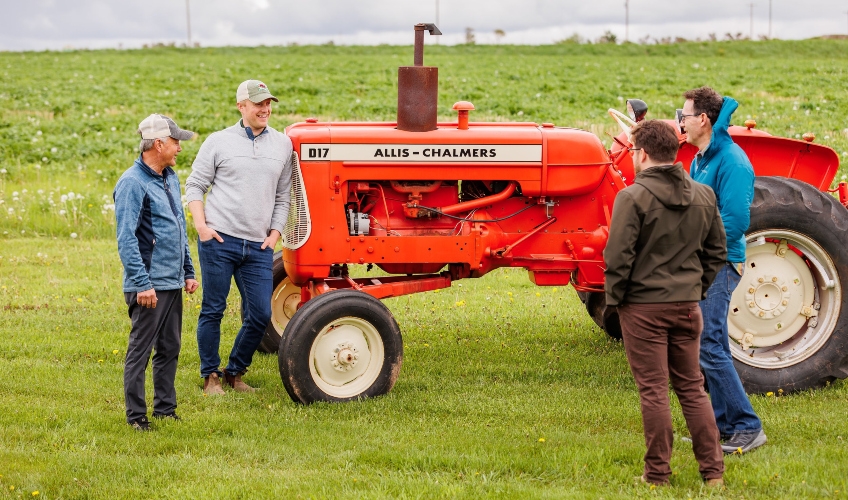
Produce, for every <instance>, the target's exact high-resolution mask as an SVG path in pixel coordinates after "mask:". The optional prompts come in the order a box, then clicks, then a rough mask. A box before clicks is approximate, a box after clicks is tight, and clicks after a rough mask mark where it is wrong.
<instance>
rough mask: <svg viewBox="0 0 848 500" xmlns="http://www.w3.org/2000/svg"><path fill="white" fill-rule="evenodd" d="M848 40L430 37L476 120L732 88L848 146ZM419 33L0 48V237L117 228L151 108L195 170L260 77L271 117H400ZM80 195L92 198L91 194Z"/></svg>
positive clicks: (771, 122)
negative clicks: (113, 47)
mask: <svg viewBox="0 0 848 500" xmlns="http://www.w3.org/2000/svg"><path fill="white" fill-rule="evenodd" d="M846 53H848V40H841V41H840V40H826V41H816V40H812V41H792V42H788V41H779V40H775V41H770V42H719V43H715V42H714V43H706V42H705V43H694V42H693V43H685V44H675V45H654V46H643V45H635V44H630V45H624V46H610V45H577V44H563V45H555V46H542V47H517V46H458V47H444V46H434V45H432V46H427V48H426V50H425V63H426V64H431V65H436V66H439V76H440V84H439V116H440V117H441V118H442V119H445V120H447V119H455V116H456V115H455V112H453V111H451V106H452V105H453V103H454V102H456V101H459V100H469V101H471V102H473V103H474V105H475V106H476V108H477V110H476V111H474V112H473V113H472V115H471V119H472V120H522V121H534V122H537V123H542V122H553V123H556V124H557V125H561V126H572V127H579V128H584V129H587V130H590V131H592V132H594V133H596V134H597V135H598V136H599V137H601V139H602V140H604V142H605V143H606V144H607V145H608V146H609V145H610V142H611V141H610V139H609V137H608V136H607V135H606V134H607V133H611V134H613V135H615V134H617V133H618V128H617V127H616V126H615V124H614V122H613V121H612V120H611V119H610V118H609V117H608V116H607V114H606V110H607V109H608V108H610V107H615V108H618V109H624V102H623V101H624V99H627V98H631V97H639V98H642V99H644V100H645V101H646V102H647V103H648V104H649V106H650V107H651V111H650V112H649V115H648V116H649V117H654V118H671V117H673V116H674V109H675V108H677V107H681V106H682V97H681V94H682V93H683V91H684V90H687V89H690V88H694V87H697V86H700V85H705V84H709V85H712V86H713V87H715V88H716V89H718V90H719V91H720V92H722V93H725V94H728V95H731V96H734V97H735V98H736V99H737V100H739V101H740V104H741V107H740V109H739V111H737V112H736V115H735V116H734V122H735V123H737V124H741V123H742V122H744V120H745V119H747V118H755V119H756V120H757V122H758V127H759V128H761V129H763V130H766V131H768V132H771V133H773V134H776V135H782V136H792V137H800V136H801V134H803V133H805V132H813V133H815V134H816V136H817V138H818V139H817V141H818V142H820V143H823V144H827V145H829V146H831V147H833V148H834V149H836V151H837V153H838V154H839V155H840V158H841V159H842V161H843V164H844V163H845V160H846V159H848V123H846V119H845V117H846V116H848V99H846V90H845V81H846V78H848V57H845V54H846ZM409 64H412V49H411V47H389V46H385V47H325V46H320V47H316V46H311V47H259V48H218V49H197V50H195V49H191V50H183V49H166V48H164V49H150V50H134V51H72V52H40V53H8V52H6V53H0V74H2V78H0V239H7V238H20V237H43V236H47V237H54V236H55V237H62V238H69V237H70V236H71V235H72V234H74V235H76V236H77V237H80V238H92V237H111V235H112V233H113V231H114V229H113V227H112V225H111V224H112V221H113V219H114V214H113V213H112V208H111V194H112V189H113V187H114V185H115V181H116V180H117V178H118V176H119V175H120V174H121V172H123V171H124V170H125V169H126V168H127V167H128V166H129V165H130V164H131V163H132V161H133V160H134V158H135V156H136V155H137V153H136V148H137V146H138V136H137V135H136V134H135V130H136V128H137V126H138V123H139V121H141V119H142V118H144V117H145V116H147V115H149V114H150V113H153V112H158V113H165V114H168V115H170V116H172V117H174V118H175V119H176V120H177V123H179V124H180V125H181V126H183V127H185V128H188V129H189V130H194V131H196V132H198V133H199V135H200V137H199V138H198V139H197V140H194V141H188V142H184V143H183V147H184V148H185V149H184V151H183V152H182V154H181V156H180V158H179V159H178V166H179V171H180V173H181V174H182V178H183V179H184V178H185V177H186V176H187V174H188V169H189V167H190V165H191V161H192V160H193V159H194V156H195V154H196V152H197V150H198V148H199V147H200V144H201V142H202V140H203V139H205V138H206V136H207V135H209V134H210V133H211V132H214V131H216V130H220V129H222V128H224V127H227V126H229V125H232V124H233V123H235V122H236V121H237V120H238V118H239V115H238V112H237V111H236V109H235V105H234V102H233V101H234V100H235V95H234V94H235V88H236V87H237V86H238V84H239V83H240V82H241V81H242V80H245V79H247V78H260V79H262V80H264V81H265V82H266V83H267V84H268V85H269V86H270V88H271V89H272V90H273V91H274V92H275V93H276V94H277V95H278V96H279V97H280V98H281V101H280V103H279V104H278V105H276V108H275V110H274V115H273V116H272V119H271V120H272V124H273V125H274V126H276V127H277V128H283V127H284V126H287V125H289V124H290V123H293V122H296V121H302V120H303V119H305V118H306V117H309V116H315V117H318V118H321V119H339V120H388V121H392V120H395V118H396V105H397V88H396V87H397V83H396V81H397V66H399V65H409ZM846 174H848V171H847V170H846V169H845V168H844V167H843V168H842V169H841V170H840V172H839V174H838V178H842V176H844V175H846ZM80 196H81V198H80Z"/></svg>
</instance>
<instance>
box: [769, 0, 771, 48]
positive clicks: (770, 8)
mask: <svg viewBox="0 0 848 500" xmlns="http://www.w3.org/2000/svg"><path fill="white" fill-rule="evenodd" d="M769 40H771V0H769Z"/></svg>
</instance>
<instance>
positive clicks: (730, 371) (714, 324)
mask: <svg viewBox="0 0 848 500" xmlns="http://www.w3.org/2000/svg"><path fill="white" fill-rule="evenodd" d="M741 279H742V277H741V276H739V274H738V273H737V272H736V270H735V269H734V268H733V266H732V265H731V264H729V263H725V264H724V266H722V268H721V270H719V272H718V274H717V275H716V278H715V281H713V284H712V286H710V288H709V290H707V298H706V299H705V300H702V301H701V312H702V313H703V316H704V331H703V333H702V334H701V357H700V363H701V369H702V370H703V371H704V378H705V379H706V382H707V388H708V389H709V391H710V401H711V402H712V405H713V412H715V419H716V425H717V426H718V431H719V433H720V434H721V435H722V436H724V437H728V436H731V435H733V434H736V433H749V432H758V431H760V430H761V429H762V428H763V424H762V422H760V418H759V417H757V414H756V413H754V408H753V407H752V406H751V401H750V400H749V399H748V395H747V394H746V393H745V389H744V388H743V387H742V381H741V380H740V379H739V374H738V373H736V368H734V366H733V357H732V356H731V354H730V341H729V335H728V332H727V311H728V308H729V307H730V296H731V295H732V294H733V290H735V289H736V285H738V284H739V281H740V280H741Z"/></svg>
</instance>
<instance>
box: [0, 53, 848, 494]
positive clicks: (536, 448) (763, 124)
mask: <svg viewBox="0 0 848 500" xmlns="http://www.w3.org/2000/svg"><path fill="white" fill-rule="evenodd" d="M846 53H848V42H845V41H800V42H783V41H772V42H767V43H761V42H734V43H688V44H677V45H672V46H639V45H627V46H600V45H593V46H585V45H583V46H581V45H560V46H548V47H511V46H488V47H485V46H478V47H444V46H441V47H440V46H433V45H428V47H427V48H426V52H425V63H426V64H431V65H437V66H439V67H440V70H439V71H440V78H441V82H440V94H439V116H440V118H441V119H444V120H450V119H453V117H454V112H452V111H451V109H450V107H451V105H452V104H453V103H454V102H456V101H458V100H470V101H472V102H473V103H474V104H475V106H476V107H477V110H476V111H474V112H473V114H472V120H502V121H508V120H519V121H535V122H537V123H541V122H554V123H556V124H557V125H562V126H577V127H581V128H585V129H587V130H591V131H592V132H594V133H596V134H598V136H599V137H600V138H601V139H602V140H604V141H605V143H606V144H607V145H609V143H610V139H609V137H608V136H607V135H606V134H607V133H610V134H616V133H617V128H616V127H615V125H614V124H613V122H612V121H611V120H610V119H609V118H608V117H607V116H606V109H607V108H609V107H616V108H619V109H623V102H622V101H623V100H624V99H625V98H631V97H640V98H643V99H645V100H646V101H647V102H648V103H649V105H650V106H651V112H650V115H649V116H651V117H656V118H669V117H671V116H672V115H673V110H674V108H676V107H679V106H680V105H681V99H682V98H681V97H680V95H681V93H682V92H683V91H684V90H686V89H688V88H692V87H696V86H699V85H703V84H709V85H712V86H714V87H715V88H716V89H718V90H719V91H720V92H723V93H726V94H729V95H732V96H734V97H736V98H737V99H738V100H739V101H740V103H741V107H740V110H739V111H738V112H737V114H736V118H735V120H734V121H735V123H741V122H742V121H743V120H744V119H746V118H748V117H749V116H750V117H751V118H756V119H757V121H758V124H759V125H758V126H759V128H762V129H764V130H767V131H769V132H771V133H774V134H777V135H784V136H785V135H789V136H793V137H795V136H797V135H800V134H802V133H804V132H808V131H810V132H814V133H815V134H816V135H817V137H818V139H817V142H820V143H824V144H827V145H830V146H831V147H833V148H834V149H835V150H836V151H837V153H838V154H839V155H840V158H841V159H842V160H843V164H844V161H845V158H846V156H848V152H847V151H848V131H846V129H845V127H846V123H845V116H848V98H847V97H848V96H847V95H846V90H845V85H844V82H845V80H846V76H847V75H848V58H846V57H845V54H846ZM411 60H412V49H411V47H259V48H220V49H200V50H179V49H156V50H138V51H94V52H89V51H72V52H43V53H0V74H2V78H0V368H2V370H3V373H4V375H5V376H4V377H3V382H2V383H0V401H2V405H0V498H24V497H26V498H32V497H33V492H36V491H37V492H38V495H37V497H39V498H110V499H111V498H187V497H188V498H190V497H201V496H203V497H207V496H214V497H217V498H264V497H271V496H276V497H280V498H339V497H347V498H601V497H603V498H631V497H651V498H653V497H659V498H689V497H693V498H694V497H702V496H711V497H716V498H719V497H726V498H741V497H744V498H804V497H806V498H822V497H825V498H844V497H845V496H846V495H845V490H846V488H848V484H846V483H848V480H846V474H845V472H844V471H845V467H846V458H845V457H846V456H848V454H846V452H848V449H846V440H848V424H846V419H845V414H846V410H848V384H846V383H845V382H844V381H842V382H837V383H836V384H834V386H832V387H828V388H825V389H822V390H819V391H814V392H809V393H803V394H796V395H792V396H784V397H765V396H762V397H761V396H757V397H754V398H753V402H754V405H755V408H756V409H757V411H758V412H759V414H760V415H761V416H762V417H763V420H764V422H765V426H766V431H767V432H768V435H769V439H770V442H769V444H768V445H767V446H765V447H763V448H762V449H760V450H757V451H756V452H754V453H752V454H750V455H748V456H744V457H731V458H728V459H727V461H726V464H727V475H726V478H727V481H728V485H729V488H728V490H727V491H724V492H706V491H703V490H702V489H701V486H700V480H699V476H698V472H697V464H696V463H695V461H694V459H693V457H692V453H691V447H690V445H688V444H686V443H682V442H675V445H676V450H675V453H674V457H673V461H672V466H673V467H674V469H675V471H676V472H677V474H676V475H675V476H674V477H673V478H672V484H673V486H672V487H671V488H663V489H657V490H651V489H649V488H647V487H644V486H641V485H634V483H633V477H634V476H637V475H638V474H639V473H640V472H641V470H642V454H643V453H644V447H643V446H644V445H643V442H642V434H641V424H640V420H639V405H638V395H637V393H636V391H635V387H634V385H633V382H632V379H631V376H630V374H629V370H628V367H627V363H626V360H625V358H624V354H623V350H622V347H621V344H619V343H616V342H611V341H609V340H608V339H607V338H606V336H605V334H604V333H603V332H601V331H600V330H599V329H598V328H597V327H596V326H595V325H594V324H593V323H592V322H591V320H590V319H589V318H588V316H587V315H586V314H585V312H584V311H583V308H582V306H581V305H580V303H579V301H578V300H577V298H576V296H575V294H574V291H573V290H572V289H570V288H563V287H558V288H556V289H554V288H537V287H534V286H532V284H530V283H529V281H528V280H527V276H526V273H525V272H524V271H521V270H510V271H506V270H501V271H497V272H494V273H491V274H490V275H488V276H486V277H485V278H483V279H479V280H467V281H464V282H460V283H455V284H454V286H453V287H452V288H450V289H447V290H442V291H439V292H438V293H435V292H429V293H425V294H419V295H413V296H408V297H401V298H397V299H390V300H387V301H386V303H387V305H388V306H389V308H390V309H391V310H392V311H393V313H394V314H395V317H396V318H397V321H398V323H399V324H400V327H401V330H402V332H403V335H404V345H405V362H404V366H403V369H402V370H401V374H400V379H399V381H398V383H397V385H396V386H395V388H394V390H393V391H392V392H391V393H390V394H389V395H388V396H386V397H382V398H378V399H374V400H369V401H363V402H358V403H353V404H342V405H331V404H316V405H312V406H309V407H303V406H299V405H296V404H294V403H292V402H291V401H290V399H289V398H288V396H287V394H286V392H285V390H284V389H283V386H282V383H281V382H280V378H279V374H278V371H277V360H276V357H275V356H268V355H257V356H256V358H255V362H254V364H253V366H252V368H251V371H250V373H249V374H248V376H247V381H248V382H250V383H251V384H254V385H256V386H258V387H260V391H259V392H258V393H256V394H253V395H240V394H234V393H228V394H227V396H225V397H223V398H218V399H209V398H206V397H203V396H202V393H201V391H200V384H201V379H200V377H199V374H198V364H199V363H198V358H197V346H196V341H195V338H194V330H195V325H196V320H197V309H196V308H197V306H198V304H199V299H200V297H199V295H196V296H191V297H188V298H187V300H186V302H185V321H184V336H183V337H184V344H183V355H182V357H181V360H180V369H179V371H178V376H177V390H178V394H179V404H180V407H179V412H180V414H181V415H182V416H183V421H182V422H179V423H173V422H164V423H159V422H154V425H155V426H156V430H155V432H152V433H149V434H146V435H139V434H136V433H134V432H132V431H131V429H130V428H129V427H128V426H127V425H126V424H125V423H124V409H123V393H122V369H123V368H122V362H123V357H124V355H125V353H126V342H127V333H128V331H129V320H128V318H127V317H126V309H125V305H124V304H123V296H122V293H121V291H120V274H121V270H120V264H119V261H118V258H117V251H116V249H115V244H114V228H113V220H114V214H113V213H112V211H111V207H110V206H109V205H110V199H111V193H112V189H113V186H114V183H115V181H116V180H117V178H118V176H119V175H120V173H121V172H122V171H123V170H125V169H126V168H127V167H128V166H129V165H130V164H131V162H132V161H133V159H134V158H135V156H136V153H135V151H134V148H135V147H136V146H137V143H138V137H137V136H136V135H135V133H134V132H135V129H136V126H137V124H138V122H139V121H140V120H141V119H142V118H144V117H145V116H147V115H148V114H150V113H153V112H162V113H166V114H169V115H171V116H173V117H174V118H175V119H176V120H177V121H178V123H180V125H182V126H183V127H186V128H189V129H191V130H195V131H197V132H198V133H199V134H200V137H199V138H198V140H195V141H189V142H184V143H183V147H184V151H183V152H182V154H181V155H180V157H179V159H178V166H177V168H178V171H179V172H180V173H181V177H182V178H183V180H184V179H185V177H186V176H187V174H188V168H189V166H190V164H191V161H192V160H193V158H194V155H195V154H196V152H197V149H198V148H199V146H200V144H201V142H202V140H203V139H204V138H205V137H207V136H208V134H210V133H211V132H213V131H215V130H219V129H221V128H224V127H226V126H228V125H231V124H233V123H235V122H236V120H237V119H238V115H237V113H236V111H235V107H234V103H233V102H232V101H233V99H234V95H233V94H234V92H235V87H236V86H237V85H238V83H239V82H241V81H242V80H244V79H248V78H260V79H263V80H264V81H265V82H266V83H268V84H269V86H270V87H271V88H272V90H274V92H275V93H276V94H277V95H278V96H279V97H280V98H281V102H280V103H279V104H278V105H277V106H276V108H275V111H274V116H273V117H272V123H273V124H274V125H275V126H276V127H277V128H283V127H284V126H286V125H288V124H290V123H293V122H296V121H300V120H303V119H305V118H306V117H309V116H315V117H318V118H320V119H328V120H329V119H333V120H389V121H391V120H394V118H395V103H396V95H397V93H396V92H397V90H396V67H397V66H398V65H407V64H411ZM845 174H846V170H845V167H844V166H843V167H842V168H841V169H840V172H839V174H838V176H837V180H839V179H841V178H842V176H844V175H845ZM71 193H73V195H71ZM10 209H11V210H10ZM190 231H191V228H190ZM460 285H462V286H460ZM537 294H538V295H537ZM238 326H239V320H238V303H237V301H236V298H235V297H234V298H233V301H232V303H231V308H230V309H229V310H228V313H227V315H226V318H225V323H224V339H223V341H222V356H224V357H225V356H226V355H227V354H228V349H229V347H230V345H231V344H232V340H233V338H234V335H235V332H236V330H237V328H238ZM115 351H117V353H115ZM148 392H149V397H148V399H151V398H152V388H149V390H148ZM674 422H675V430H676V432H677V433H678V434H686V430H685V423H684V422H683V419H682V416H681V414H680V411H679V407H677V406H676V405H675V406H674ZM157 424H158V425H157Z"/></svg>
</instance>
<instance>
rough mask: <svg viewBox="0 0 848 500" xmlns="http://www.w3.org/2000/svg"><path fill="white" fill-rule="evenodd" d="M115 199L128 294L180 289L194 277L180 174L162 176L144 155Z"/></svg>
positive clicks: (117, 188) (121, 183)
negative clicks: (148, 163)
mask: <svg viewBox="0 0 848 500" xmlns="http://www.w3.org/2000/svg"><path fill="white" fill-rule="evenodd" d="M112 197H113V198H114V200H115V219H116V222H117V224H116V225H117V227H116V229H117V236H118V255H119V256H120V257H121V262H122V263H123V265H124V292H143V291H145V290H150V289H151V288H153V289H156V290H177V289H180V288H182V287H183V286H185V280H186V279H194V266H193V265H192V263H191V255H190V254H189V250H188V238H187V236H186V230H185V214H184V213H183V207H182V204H181V203H180V180H179V178H178V177H177V174H176V172H174V171H173V170H172V169H171V168H170V167H166V168H165V170H163V171H162V175H158V174H157V173H156V172H155V171H154V170H153V169H151V168H150V167H149V166H147V165H146V164H145V163H144V161H143V160H142V159H141V156H139V157H138V159H136V161H135V163H133V166H132V167H130V168H129V169H128V170H127V171H126V172H124V174H123V175H122V176H121V178H120V179H118V183H117V184H116V185H115V192H114V193H113V194H112Z"/></svg>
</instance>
